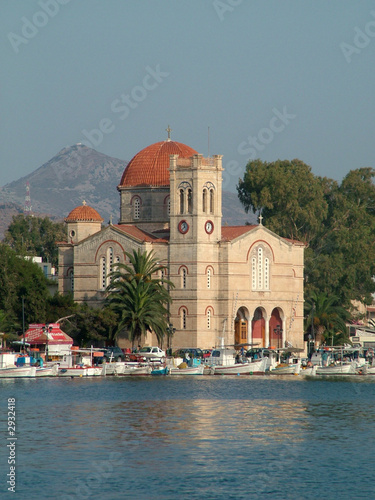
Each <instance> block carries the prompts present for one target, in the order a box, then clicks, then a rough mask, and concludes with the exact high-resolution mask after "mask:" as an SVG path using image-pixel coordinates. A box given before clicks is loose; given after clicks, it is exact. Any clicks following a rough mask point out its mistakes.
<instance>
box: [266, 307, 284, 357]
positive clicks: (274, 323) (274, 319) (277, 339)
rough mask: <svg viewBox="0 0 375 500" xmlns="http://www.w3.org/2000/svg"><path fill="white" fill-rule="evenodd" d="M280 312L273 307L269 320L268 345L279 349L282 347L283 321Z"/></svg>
mask: <svg viewBox="0 0 375 500" xmlns="http://www.w3.org/2000/svg"><path fill="white" fill-rule="evenodd" d="M280 313H281V311H280V310H279V309H278V308H277V307H275V309H273V311H272V314H271V318H270V329H269V335H270V345H271V346H272V347H277V348H278V349H280V348H281V347H283V320H282V318H281V315H280Z"/></svg>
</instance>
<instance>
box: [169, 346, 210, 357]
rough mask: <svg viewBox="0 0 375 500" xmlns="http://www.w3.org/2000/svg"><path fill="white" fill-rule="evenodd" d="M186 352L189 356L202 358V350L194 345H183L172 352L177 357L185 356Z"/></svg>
mask: <svg viewBox="0 0 375 500" xmlns="http://www.w3.org/2000/svg"><path fill="white" fill-rule="evenodd" d="M186 353H188V354H189V357H190V358H203V357H204V355H203V351H202V349H199V348H196V347H183V348H181V349H177V351H175V352H174V354H173V355H174V357H175V358H176V357H178V358H185V357H186Z"/></svg>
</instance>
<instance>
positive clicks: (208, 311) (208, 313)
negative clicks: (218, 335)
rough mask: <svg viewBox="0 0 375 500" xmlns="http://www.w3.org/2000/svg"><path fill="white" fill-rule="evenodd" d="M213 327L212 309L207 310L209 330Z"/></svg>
mask: <svg viewBox="0 0 375 500" xmlns="http://www.w3.org/2000/svg"><path fill="white" fill-rule="evenodd" d="M210 329H211V309H208V310H207V330H210Z"/></svg>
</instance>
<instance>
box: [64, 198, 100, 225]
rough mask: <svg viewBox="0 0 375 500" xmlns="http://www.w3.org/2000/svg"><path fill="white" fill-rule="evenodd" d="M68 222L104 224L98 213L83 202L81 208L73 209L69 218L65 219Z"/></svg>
mask: <svg viewBox="0 0 375 500" xmlns="http://www.w3.org/2000/svg"><path fill="white" fill-rule="evenodd" d="M64 220H65V221H66V222H75V221H84V222H103V221H104V219H103V218H102V217H100V215H99V214H98V212H97V211H96V210H95V209H94V208H92V207H89V206H88V205H86V204H85V202H83V205H81V206H80V207H76V208H73V210H72V211H71V212H70V214H69V215H68V217H66V218H65V219H64Z"/></svg>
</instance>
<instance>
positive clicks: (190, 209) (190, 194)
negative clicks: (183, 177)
mask: <svg viewBox="0 0 375 500" xmlns="http://www.w3.org/2000/svg"><path fill="white" fill-rule="evenodd" d="M187 196H188V212H189V214H191V213H192V212H193V191H192V190H191V189H188V193H187Z"/></svg>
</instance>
